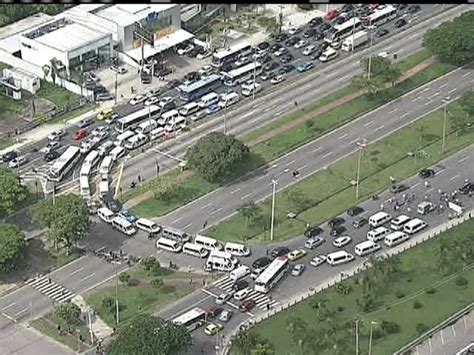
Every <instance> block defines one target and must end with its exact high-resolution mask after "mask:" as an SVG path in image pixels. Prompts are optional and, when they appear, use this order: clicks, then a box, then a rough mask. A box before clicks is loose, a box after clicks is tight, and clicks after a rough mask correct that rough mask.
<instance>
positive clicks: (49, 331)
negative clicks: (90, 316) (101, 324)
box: [30, 313, 91, 352]
mask: <svg viewBox="0 0 474 355" xmlns="http://www.w3.org/2000/svg"><path fill="white" fill-rule="evenodd" d="M30 325H31V326H32V327H33V328H35V329H36V330H38V331H39V332H40V333H42V334H44V335H47V336H49V337H51V338H53V339H54V340H56V341H58V342H60V343H62V344H64V345H66V346H67V347H69V348H71V349H72V350H74V351H77V352H83V351H85V350H87V349H89V348H90V347H91V339H90V333H89V328H88V327H87V325H85V324H84V323H82V322H80V323H78V324H74V325H69V324H67V323H66V322H64V321H63V320H62V319H60V318H58V317H56V316H55V315H54V314H53V313H49V314H47V315H45V316H43V317H41V318H38V319H35V320H34V321H32V322H30ZM58 325H60V326H61V334H59V333H58V328H57V327H58ZM79 335H81V336H82V339H83V341H80V340H79Z"/></svg>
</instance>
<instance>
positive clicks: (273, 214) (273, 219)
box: [270, 179, 278, 241]
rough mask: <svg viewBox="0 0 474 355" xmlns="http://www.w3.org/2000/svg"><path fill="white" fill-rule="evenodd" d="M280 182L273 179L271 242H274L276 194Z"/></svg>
mask: <svg viewBox="0 0 474 355" xmlns="http://www.w3.org/2000/svg"><path fill="white" fill-rule="evenodd" d="M277 184H278V181H276V180H273V179H272V185H273V186H272V218H271V221H270V240H271V241H273V224H274V222H275V193H276V185H277Z"/></svg>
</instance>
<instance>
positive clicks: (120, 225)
mask: <svg viewBox="0 0 474 355" xmlns="http://www.w3.org/2000/svg"><path fill="white" fill-rule="evenodd" d="M112 226H113V227H114V228H115V229H117V230H119V231H120V232H122V233H124V234H126V235H129V236H130V235H134V234H135V233H136V232H137V230H136V228H135V227H134V226H133V224H131V223H130V222H129V221H127V220H126V219H125V218H122V217H118V216H117V217H115V218H114V219H112Z"/></svg>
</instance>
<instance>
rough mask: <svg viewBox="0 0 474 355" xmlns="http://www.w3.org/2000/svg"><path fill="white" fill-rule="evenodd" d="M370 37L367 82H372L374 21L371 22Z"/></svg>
mask: <svg viewBox="0 0 474 355" xmlns="http://www.w3.org/2000/svg"><path fill="white" fill-rule="evenodd" d="M369 36H370V41H369V65H368V69H367V80H370V69H371V66H372V39H373V36H372V19H371V20H370V21H369Z"/></svg>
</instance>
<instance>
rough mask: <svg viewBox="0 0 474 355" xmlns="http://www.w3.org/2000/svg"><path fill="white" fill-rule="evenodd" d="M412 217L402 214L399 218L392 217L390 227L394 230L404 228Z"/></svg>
mask: <svg viewBox="0 0 474 355" xmlns="http://www.w3.org/2000/svg"><path fill="white" fill-rule="evenodd" d="M410 219H411V218H410V217H408V216H407V215H404V214H402V215H400V216H398V217H397V218H394V219H392V221H391V222H390V228H392V229H393V230H394V231H399V230H402V229H403V226H404V225H405V224H406V223H407V222H408V221H409V220H410Z"/></svg>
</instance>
